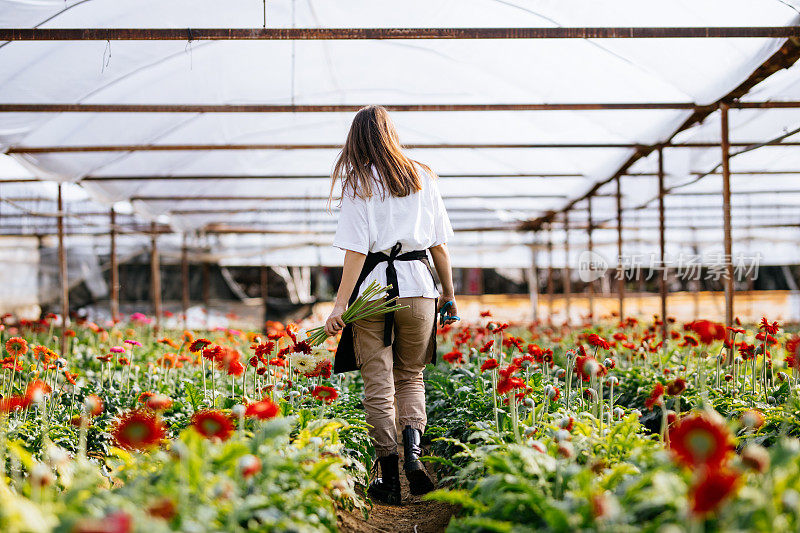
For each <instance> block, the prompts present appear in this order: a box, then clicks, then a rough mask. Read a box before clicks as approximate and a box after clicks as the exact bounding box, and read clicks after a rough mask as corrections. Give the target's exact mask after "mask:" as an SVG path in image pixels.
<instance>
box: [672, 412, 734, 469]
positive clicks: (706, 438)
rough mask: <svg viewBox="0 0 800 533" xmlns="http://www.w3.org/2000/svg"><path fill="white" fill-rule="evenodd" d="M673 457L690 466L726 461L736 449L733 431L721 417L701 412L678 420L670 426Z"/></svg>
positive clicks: (709, 464)
mask: <svg viewBox="0 0 800 533" xmlns="http://www.w3.org/2000/svg"><path fill="white" fill-rule="evenodd" d="M669 440H670V445H671V451H672V455H673V458H674V459H675V461H676V462H678V463H679V464H682V465H684V466H687V467H689V468H697V467H699V466H707V467H709V468H712V469H717V468H719V467H720V466H722V465H724V464H725V463H726V462H727V460H728V457H729V456H730V453H731V452H732V451H733V444H732V442H731V435H730V432H729V431H728V428H727V427H725V426H724V423H723V422H722V421H721V420H714V419H712V417H711V415H709V414H705V413H698V414H693V415H689V416H687V417H684V418H682V419H680V420H679V421H677V422H676V423H675V424H673V425H672V426H671V427H670V429H669Z"/></svg>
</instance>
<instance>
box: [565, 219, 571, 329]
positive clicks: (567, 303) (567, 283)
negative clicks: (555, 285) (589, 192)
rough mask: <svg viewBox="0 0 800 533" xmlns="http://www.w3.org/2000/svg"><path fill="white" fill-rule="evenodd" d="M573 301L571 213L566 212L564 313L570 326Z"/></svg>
mask: <svg viewBox="0 0 800 533" xmlns="http://www.w3.org/2000/svg"><path fill="white" fill-rule="evenodd" d="M571 299H572V280H571V279H570V270H569V211H564V313H565V314H566V320H565V322H566V323H567V324H569V323H570V322H571V320H570V313H571V307H572V306H571V304H572V302H571Z"/></svg>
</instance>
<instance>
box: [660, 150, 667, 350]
mask: <svg viewBox="0 0 800 533" xmlns="http://www.w3.org/2000/svg"><path fill="white" fill-rule="evenodd" d="M665 257H666V228H665V222H664V149H663V148H662V147H661V146H659V147H658V264H659V266H660V268H661V269H662V271H661V276H659V278H658V292H659V295H660V296H661V340H662V343H663V344H662V349H663V350H664V353H665V354H666V352H667V334H668V332H667V266H666V264H665Z"/></svg>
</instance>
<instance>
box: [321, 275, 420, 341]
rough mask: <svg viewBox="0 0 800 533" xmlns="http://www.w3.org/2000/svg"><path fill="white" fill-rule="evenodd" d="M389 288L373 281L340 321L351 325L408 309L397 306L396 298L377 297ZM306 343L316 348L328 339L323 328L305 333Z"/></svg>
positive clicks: (404, 306) (403, 306)
mask: <svg viewBox="0 0 800 533" xmlns="http://www.w3.org/2000/svg"><path fill="white" fill-rule="evenodd" d="M390 288H391V285H389V286H386V287H382V286H381V285H380V284H378V282H377V281H373V282H372V283H370V284H369V286H368V287H367V288H366V289H365V290H364V292H363V293H361V295H360V296H359V297H358V298H357V299H356V301H355V302H353V304H352V305H351V306H350V307H348V308H347V311H345V312H344V313H343V314H342V319H343V320H344V323H345V324H351V323H353V322H355V321H356V320H361V319H362V318H369V317H372V316H378V315H385V314H386V313H391V312H393V311H398V310H400V309H404V308H406V307H408V306H407V305H399V304H398V303H397V297H394V298H390V299H388V300H387V299H386V298H380V297H379V296H380V295H382V294H384V293H386V291H388V290H389V289H390ZM306 334H307V338H306V341H307V342H308V344H310V345H311V346H318V345H320V344H322V343H323V342H324V341H325V339H327V338H328V334H327V333H325V326H320V327H318V328H314V329H310V330H308V331H307V332H306Z"/></svg>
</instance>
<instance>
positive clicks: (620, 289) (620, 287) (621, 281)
mask: <svg viewBox="0 0 800 533" xmlns="http://www.w3.org/2000/svg"><path fill="white" fill-rule="evenodd" d="M616 181H617V194H616V196H617V277H618V279H617V296H618V297H619V320H620V322H622V321H623V320H625V270H624V268H623V264H622V176H617V180H616Z"/></svg>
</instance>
